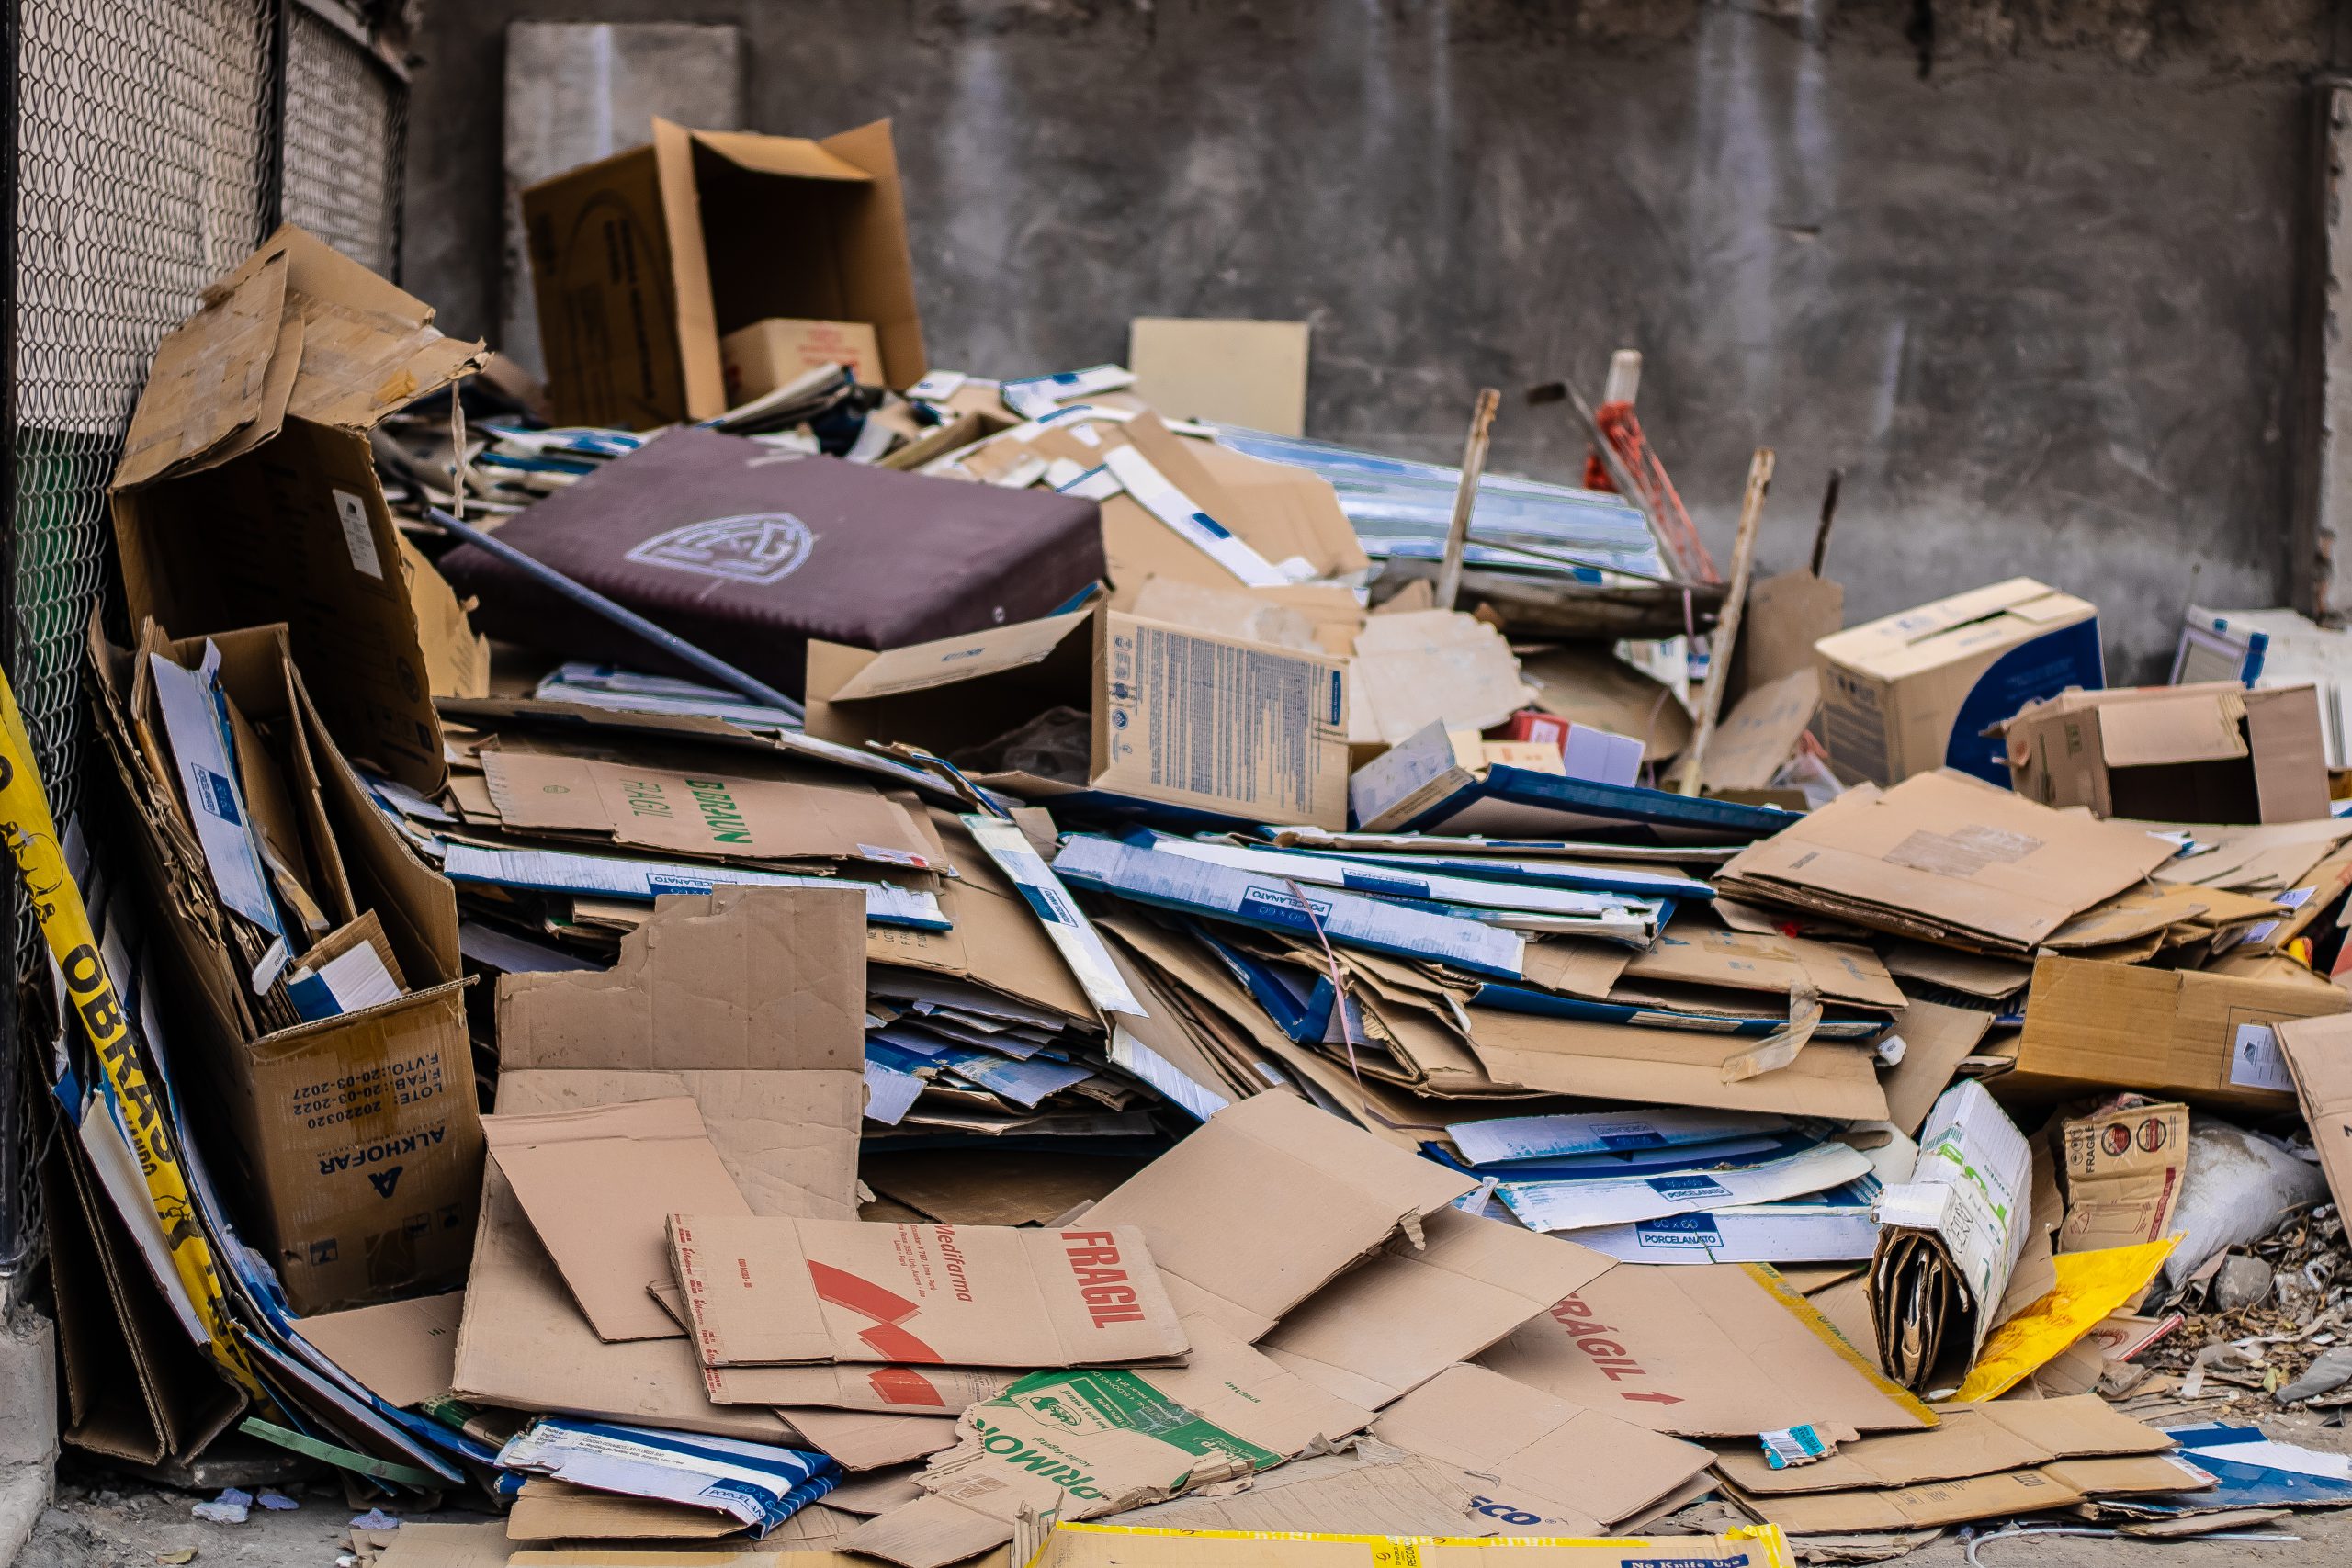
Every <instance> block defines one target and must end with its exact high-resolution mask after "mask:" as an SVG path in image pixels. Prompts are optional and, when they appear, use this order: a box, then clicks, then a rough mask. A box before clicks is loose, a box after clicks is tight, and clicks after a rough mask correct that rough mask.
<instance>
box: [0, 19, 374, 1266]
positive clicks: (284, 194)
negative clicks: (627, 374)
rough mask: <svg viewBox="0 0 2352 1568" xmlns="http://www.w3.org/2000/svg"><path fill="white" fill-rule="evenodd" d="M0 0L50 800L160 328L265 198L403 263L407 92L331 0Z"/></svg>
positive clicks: (0, 1053) (27, 514) (76, 782)
mask: <svg viewBox="0 0 2352 1568" xmlns="http://www.w3.org/2000/svg"><path fill="white" fill-rule="evenodd" d="M0 6H5V23H0V29H4V30H0V46H4V47H5V48H6V52H7V55H8V62H9V63H10V65H11V66H12V67H13V69H12V70H11V72H10V82H11V86H10V100H9V102H8V105H7V112H6V117H5V119H0V190H5V192H6V198H7V208H8V214H9V231H8V234H7V236H6V247H5V256H6V271H7V274H8V277H7V281H8V284H9V288H8V289H7V291H6V303H5V304H0V310H7V311H8V312H9V318H10V319H8V320H7V321H6V322H5V326H6V331H5V332H0V343H5V344H7V347H8V352H7V356H6V367H5V376H0V381H5V393H4V394H0V395H5V397H6V409H5V420H0V443H4V445H0V497H5V499H6V507H7V528H6V536H5V538H6V570H5V571H0V595H5V604H0V637H5V638H6V648H5V650H0V651H5V657H6V668H7V671H8V673H9V677H10V679H11V681H12V682H13V683H14V685H15V688H16V692H17V701H18V702H19V703H20V704H21V705H22V706H23V708H24V713H25V720H26V725H27V727H28V729H29V730H30V732H31V738H32V741H33V749H34V752H35V755H36V756H37V758H38V760H39V761H40V768H41V773H42V776H43V779H44V780H45V782H46V783H47V784H48V787H49V792H50V797H51V806H52V807H53V808H54V809H55V810H56V812H57V814H58V816H59V817H60V818H65V817H67V816H68V815H70V814H71V813H72V812H73V810H74V807H75V806H76V804H77V803H78V801H79V798H80V795H81V791H82V766H83V757H84V745H83V742H84V739H85V729H86V725H87V716H86V714H85V711H84V705H83V700H82V686H81V679H80V670H81V663H80V661H81V654H82V646H83V634H84V629H85V626H86V625H87V624H88V620H89V616H90V612H91V610H92V608H93V606H95V605H96V604H98V603H99V602H100V600H101V598H102V596H103V595H104V594H105V592H107V585H108V584H109V583H110V582H111V581H112V580H113V570H112V536H111V529H110V526H109V524H108V520H107V478H108V477H109V475H110V474H111V473H112V472H113V469H114V466H115V462H116V458H117V457H118V455H119V452H120V449H121V443H122V436H123V432H124V429H125V428H126V426H127V424H128V423H129V421H130V410H131V405H132V403H133V401H134V400H136V398H137V396H138V393H139V389H140V387H141V384H142V383H143V381H144V379H145V378H146V373H147V366H148V362H149V359H150V357H151V356H152V355H153V353H154V349H155V345H156V344H157V343H158V342H160V341H161V340H162V338H163V336H164V333H166V332H168V331H169V330H170V329H171V328H172V327H174V326H175V325H176V324H178V322H179V321H182V320H183V319H185V318H186V317H187V315H188V313H189V312H190V311H192V310H195V308H196V306H197V303H198V297H199V295H200V294H201V293H202V291H203V289H204V288H205V286H206V285H208V284H209V283H211V282H212V281H213V280H215V279H216V278H218V277H220V276H221V275H222V274H223V273H225V272H227V271H228V270H229V269H230V268H231V267H232V266H233V265H235V264H236V263H237V262H238V261H239V260H241V259H243V256H244V255H245V254H246V253H247V252H249V251H250V250H251V249H252V248H253V246H254V243H256V242H257V241H259V240H260V238H261V237H262V236H263V235H265V234H266V233H267V231H269V230H270V229H271V228H273V227H274V226H275V225H276V224H277V221H278V220H279V219H280V217H281V215H282V216H283V217H285V218H287V219H290V220H294V221H297V222H300V223H303V224H305V225H306V226H309V227H311V228H313V229H315V230H316V231H318V232H319V233H320V234H321V235H322V237H324V238H325V239H327V240H329V241H330V242H332V243H334V244H335V245H337V246H338V247H339V248H341V249H343V250H344V251H345V252H346V253H348V254H352V255H354V256H356V257H357V258H358V259H359V260H362V261H364V262H366V263H367V264H368V265H370V266H372V267H375V268H377V269H378V270H379V271H382V272H385V273H387V274H390V273H392V272H394V271H396V269H397V265H398V260H399V240H400V231H399V223H398V213H399V206H400V203H399V193H400V166H401V124H402V118H403V112H404V104H405V96H406V95H405V86H404V84H403V83H402V82H401V79H400V77H399V75H398V73H397V72H396V71H395V70H394V69H393V68H392V67H391V66H390V65H389V64H388V63H387V62H385V61H384V60H383V59H382V58H381V57H380V56H379V54H378V53H377V52H376V51H375V50H374V49H373V48H372V47H371V42H370V40H371V36H372V35H371V33H370V31H369V26H368V19H367V18H366V17H363V16H361V15H358V14H356V13H350V12H347V11H346V10H345V9H344V8H342V7H340V6H338V5H337V4H336V3H335V0H105V3H103V4H94V3H93V0H0ZM281 127H282V128H283V129H284V134H283V135H282V136H281V134H280V129H281ZM28 937H29V933H28ZM17 953H18V961H19V968H20V971H21V970H22V967H23V965H24V964H27V963H28V962H32V961H35V960H36V957H37V951H36V949H35V947H34V946H33V944H32V942H30V941H29V940H26V941H20V942H19V943H18V947H17ZM14 1021H15V1020H14V1013H13V1010H12V1009H9V1008H0V1281H6V1280H7V1279H9V1278H11V1277H13V1276H15V1275H17V1274H19V1273H21V1272H22V1270H23V1269H24V1267H25V1266H26V1265H27V1264H28V1261H29V1260H30V1259H31V1258H33V1257H34V1256H35V1255H36V1252H37V1249H38V1247H39V1244H40V1217H39V1212H38V1207H37V1199H36V1195H35V1190H34V1187H33V1184H32V1180H31V1164H32V1161H31V1157H30V1155H31V1151H30V1148H29V1128H30V1127H31V1126H32V1125H33V1124H34V1123H33V1122H32V1121H31V1120H30V1119H29V1118H28V1103H27V1101H26V1100H25V1099H24V1097H23V1095H22V1094H21V1093H20V1092H19V1090H20V1086H21V1085H22V1084H23V1083H24V1081H25V1079H26V1076H27V1075H25V1074H24V1072H23V1071H22V1070H21V1066H22V1059H23V1053H22V1051H21V1050H18V1049H12V1048H11V1047H13V1046H14V1045H15V1044H16V1039H15V1034H16V1032H15V1030H14V1028H13V1024H14ZM6 1294H7V1292H6V1290H5V1289H0V1298H4V1297H5V1296H6Z"/></svg>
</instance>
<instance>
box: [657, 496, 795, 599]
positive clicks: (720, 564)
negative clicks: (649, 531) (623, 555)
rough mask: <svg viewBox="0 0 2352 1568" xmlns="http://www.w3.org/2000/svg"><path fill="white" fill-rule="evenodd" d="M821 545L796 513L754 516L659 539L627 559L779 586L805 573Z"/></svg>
mask: <svg viewBox="0 0 2352 1568" xmlns="http://www.w3.org/2000/svg"><path fill="white" fill-rule="evenodd" d="M816 543H817V536H816V535H815V534H813V533H811V532H810V531H809V525H808V524H806V523H803V522H802V521H800V519H799V518H797V517H795V516H794V515H793V514H792V513H789V512H754V513H747V514H746V515H744V516H741V517H713V518H711V519H710V520H709V521H707V522H704V523H689V524H687V525H685V526H684V527H683V528H673V529H671V530H670V531H669V532H668V533H666V534H656V535H654V536H653V537H651V538H650V539H648V540H646V541H644V542H643V543H642V544H640V545H639V546H638V547H636V548H634V549H632V550H630V551H629V552H628V557H627V559H629V560H633V561H635V562H637V563H638V564H639V565H640V566H666V567H668V568H669V569H670V570H673V571H690V572H693V573H694V574H695V575H696V576H697V577H716V578H720V579H723V580H724V581H729V582H776V581H782V580H783V579H785V578H787V577H790V576H791V575H792V574H793V573H794V572H796V571H797V570H800V566H801V563H802V562H804V561H806V560H807V559H808V558H809V550H810V549H811V548H812V547H814V546H815V545H816Z"/></svg>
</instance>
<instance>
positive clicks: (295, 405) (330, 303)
mask: <svg viewBox="0 0 2352 1568" xmlns="http://www.w3.org/2000/svg"><path fill="white" fill-rule="evenodd" d="M484 355H485V351H484V350H483V348H482V346H481V344H478V343H463V342H460V341H458V340H457V339H455V338H448V337H444V336H443V335H442V334H441V333H440V332H439V331H438V330H436V329H435V327H434V325H433V311H432V310H431V309H430V308H428V307H427V306H426V305H425V304H424V302H423V301H422V300H419V299H414V298H413V297H411V296H410V295H407V294H404V293H402V292H401V290H399V289H398V288H393V287H392V286H391V285H390V284H389V283H387V282H385V281H384V280H383V279H382V278H380V277H378V276H375V275H374V274H373V273H371V272H369V271H368V269H367V268H365V267H363V266H361V265H359V264H358V263H356V262H354V261H351V260H349V259H348V258H346V257H345V256H343V255H341V254H338V253H336V252H335V251H334V250H332V249H330V248H329V247H328V246H327V245H326V244H324V243H322V242H321V241H319V240H318V239H316V238H314V237H312V236H311V235H310V234H308V233H305V232H304V231H301V230H300V229H298V228H295V227H293V226H292V225H291V224H288V225H287V226H286V227H284V228H281V229H279V230H278V231H277V232H276V233H275V234H273V235H271V236H270V237H269V239H268V240H267V241H266V243H264V244H263V246H262V248H261V249H260V250H258V251H256V252H254V254H253V255H251V256H250V257H248V258H247V259H246V260H245V262H244V263H243V265H240V266H239V267H238V268H237V270H236V271H234V272H233V273H232V274H230V275H229V276H228V277H226V278H224V279H222V280H221V281H220V282H219V283H217V284H215V285H213V287H212V288H210V289H209V290H208V291H207V293H206V296H205V303H204V306H203V308H202V309H201V310H198V312H197V313H196V314H195V315H194V316H192V317H190V318H189V319H188V320H187V322H186V323H185V324H183V325H182V326H180V327H179V328H178V329H176V330H175V331H174V332H173V333H172V334H171V335H170V336H169V337H167V338H165V339H164V343H163V345H162V346H161V347H160V348H158V349H157V350H156V354H155V367H154V370H153V374H152V375H151V376H150V377H149V378H148V382H147V388H146V390H145V391H144V392H142V393H141V396H140V400H139V405H138V407H137V408H136V409H135V410H134V411H133V412H132V414H131V422H130V434H129V435H128V436H127V437H126V438H125V444H124V448H123V457H122V462H121V463H120V465H119V467H118V468H116V470H115V474H114V479H113V483H112V489H111V504H112V508H113V513H114V529H115V542H116V544H117V546H118V547H119V549H120V551H121V558H122V582H123V593H124V598H125V600H126V602H127V603H128V605H129V608H130V618H131V622H132V624H133V625H137V624H139V623H140V622H141V621H144V620H146V619H147V618H149V617H151V616H152V617H153V618H154V619H155V620H158V621H160V622H162V623H163V624H164V625H165V626H170V627H171V628H172V630H173V631H174V632H175V633H176V634H178V635H180V636H182V637H187V636H190V635H192V634H197V633H202V632H217V631H227V630H231V629H233V628H236V627H240V626H260V625H265V624H267V623H270V622H275V621H283V622H285V623H287V625H288V634H289V637H290V638H291V643H292V648H293V654H294V659H295V661H296V662H297V663H298V664H299V665H300V667H301V670H302V671H303V674H304V676H305V678H306V679H307V680H308V681H309V682H310V685H311V693H312V694H313V696H314V697H315V698H316V700H317V702H318V705H319V711H320V713H321V714H322V716H324V718H325V720H326V724H327V728H328V729H329V730H330V731H331V732H332V733H333V734H334V737H335V739H336V740H337V741H338V742H339V743H340V744H341V745H342V746H343V748H344V750H345V751H346V752H347V753H348V754H349V755H350V756H351V757H352V758H353V759H354V760H356V761H362V762H365V763H367V764H368V765H370V766H372V767H374V768H375V769H377V770H378V771H379V772H381V773H386V774H388V775H390V777H392V778H394V779H397V780H399V781H400V782H401V784H407V785H409V786H410V787H412V788H414V789H420V790H425V791H431V790H435V789H437V788H439V787H440V785H441V783H442V780H443V779H444V778H445V777H446V776H447V767H446V765H445V764H444V762H443V761H442V755H441V726H440V721H439V719H438V718H437V717H436V716H435V714H434V709H433V698H434V696H435V694H436V693H439V694H446V695H454V696H471V695H479V694H481V692H482V691H484V690H486V689H487V682H488V678H489V654H488V651H487V649H486V648H485V647H484V646H483V645H481V644H480V643H478V642H476V641H475V640H474V638H473V636H472V633H471V632H470V630H469V629H468V627H467V626H466V616H465V615H464V613H463V612H462V610H460V608H459V607H458V603H457V600H456V597H455V595H454V594H453V593H452V592H450V590H449V588H448V585H447V583H446V582H444V581H442V580H441V578H440V577H439V576H438V574H437V573H435V570H434V569H433V567H432V566H430V565H429V564H427V563H426V562H425V560H424V558H423V557H422V556H420V555H418V554H417V553H416V551H415V550H414V549H413V547H410V546H409V545H407V544H406V543H405V542H403V541H402V539H401V536H400V533H399V531H398V530H397V529H396V528H395V527H394V526H393V525H392V518H391V513H390V511H389V510H388V509H387V508H386V506H385V502H384V491H383V487H382V485H381V483H380V482H379V479H377V475H376V467H375V461H374V458H373V457H372V456H371V455H370V448H369V446H368V432H369V431H370V430H371V429H373V428H374V427H375V426H376V425H377V424H378V423H380V422H381V421H382V420H383V419H384V418H385V416H387V415H388V414H390V413H392V412H396V411H397V410H399V409H401V408H403V407H405V406H407V405H408V404H410V403H412V402H414V401H415V400H418V399H419V398H422V397H424V396H426V395H428V394H430V393H432V392H435V391H437V390H439V389H442V388H444V387H447V386H449V385H451V384H453V383H454V382H456V381H458V379H460V378H463V377H465V376H467V375H469V374H471V373H472V372H473V371H475V370H477V369H479V368H480V367H481V364H482V361H483V358H484ZM420 628H422V629H420ZM427 633H431V634H433V638H432V645H431V646H427V644H426V634H427Z"/></svg>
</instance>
